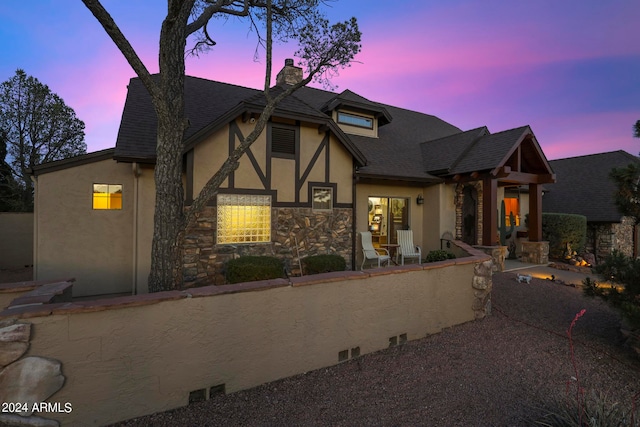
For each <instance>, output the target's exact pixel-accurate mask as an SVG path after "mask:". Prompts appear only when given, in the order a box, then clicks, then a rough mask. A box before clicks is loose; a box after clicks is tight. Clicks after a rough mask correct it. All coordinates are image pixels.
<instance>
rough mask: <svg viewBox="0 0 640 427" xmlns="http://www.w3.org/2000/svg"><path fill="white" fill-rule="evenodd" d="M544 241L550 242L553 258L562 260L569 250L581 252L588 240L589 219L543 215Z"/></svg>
mask: <svg viewBox="0 0 640 427" xmlns="http://www.w3.org/2000/svg"><path fill="white" fill-rule="evenodd" d="M542 239H543V240H547V241H548V242H549V256H550V257H552V258H562V257H563V256H564V255H567V253H566V252H567V249H569V248H570V250H572V251H576V252H581V251H582V249H583V248H584V243H585V241H586V239H587V217H585V216H584V215H574V214H558V213H543V214H542ZM568 255H571V254H568Z"/></svg>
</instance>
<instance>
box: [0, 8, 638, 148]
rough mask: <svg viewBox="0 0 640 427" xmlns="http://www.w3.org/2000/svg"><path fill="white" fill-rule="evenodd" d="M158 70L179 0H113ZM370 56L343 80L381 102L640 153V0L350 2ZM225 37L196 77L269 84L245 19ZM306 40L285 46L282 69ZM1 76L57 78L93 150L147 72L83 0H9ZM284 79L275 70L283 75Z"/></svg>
mask: <svg viewBox="0 0 640 427" xmlns="http://www.w3.org/2000/svg"><path fill="white" fill-rule="evenodd" d="M103 4H104V5H105V7H106V9H107V10H108V11H109V12H110V13H111V14H112V16H113V18H114V20H115V21H116V23H118V24H119V25H120V27H121V29H122V31H123V32H124V34H125V35H126V36H127V37H128V38H129V40H130V42H131V43H132V45H133V47H134V48H135V49H136V50H137V51H138V54H139V55H140V56H141V58H142V60H143V61H144V62H145V64H146V66H147V68H148V69H149V71H151V72H157V71H158V65H157V53H158V36H159V30H160V25H161V23H162V19H163V15H164V13H165V11H166V3H165V2H162V1H159V0H134V1H129V2H124V1H121V0H108V1H107V0H105V1H104V2H103ZM328 4H329V7H328V8H327V11H328V14H329V17H330V18H331V20H332V21H336V20H346V19H349V18H350V17H351V16H355V17H357V18H358V22H359V25H360V30H361V31H362V33H363V41H362V45H363V47H362V52H361V53H360V54H359V55H358V56H357V58H356V60H357V62H356V63H354V64H353V66H352V67H351V68H348V69H346V70H344V71H342V72H341V73H340V75H339V76H338V77H337V78H335V79H334V80H333V83H334V84H335V85H337V86H338V88H337V91H338V92H340V91H342V90H344V89H350V90H352V91H354V92H356V93H358V94H360V95H362V96H364V97H366V98H368V99H370V100H372V101H378V102H383V103H386V104H392V105H395V106H399V107H403V108H407V109H410V110H416V111H420V112H423V113H427V114H433V115H435V116H438V117H440V118H441V119H443V120H445V121H447V122H449V123H452V124H453V125H455V126H457V127H459V128H461V129H462V130H468V129H472V128H475V127H479V126H485V125H486V126H487V127H488V128H489V130H490V131H491V132H499V131H502V130H506V129H510V128H514V127H518V126H523V125H530V126H531V128H532V129H533V132H534V133H535V135H536V137H537V139H538V141H539V143H540V145H541V146H542V149H543V150H544V152H545V154H546V156H547V158H548V159H550V160H551V159H557V158H564V157H573V156H579V155H584V154H590V153H597V152H603V151H612V150H619V149H622V150H626V151H627V152H629V153H631V154H638V152H640V139H636V138H633V134H632V126H633V124H634V123H635V122H636V121H637V120H640V24H639V23H640V1H637V0H611V1H608V2H603V1H599V0H598V1H596V0H584V1H574V0H561V1H557V0H554V1H548V0H536V1H513V0H511V1H497V0H496V1H494V0H483V1H481V0H473V1H464V0H447V1H433V0H399V1H396V2H388V1H380V0H367V1H356V0H341V1H335V2H329V3H328ZM209 30H210V31H209V32H210V34H211V35H212V37H213V38H214V39H215V40H216V42H217V46H216V47H215V48H214V49H213V50H212V51H211V52H209V53H208V54H206V55H203V56H200V58H189V59H188V61H187V74H189V75H193V76H197V77H203V78H207V79H211V80H218V81H222V82H228V83H234V84H238V85H243V86H248V87H254V88H260V87H261V85H262V84H263V81H264V66H265V64H264V53H263V52H260V54H259V58H258V60H257V61H255V60H254V51H255V49H256V38H255V34H254V33H251V32H250V31H249V27H248V25H247V24H246V23H244V22H241V21H238V20H236V19H230V20H227V21H225V20H216V21H215V22H213V23H212V24H211V25H210V26H209ZM295 50H296V47H295V45H293V44H291V43H290V44H280V45H277V46H276V47H275V59H274V73H277V71H278V70H279V69H280V68H281V67H282V64H283V63H284V58H287V57H292V55H293V53H294V51H295ZM0 52H1V60H0V81H5V80H7V79H9V78H11V77H12V76H13V75H14V74H15V71H16V69H18V68H22V69H24V70H25V71H26V73H27V74H29V75H32V76H34V77H36V78H38V79H39V80H40V81H41V82H42V83H45V84H47V85H49V87H50V88H51V90H52V91H53V92H55V93H57V94H58V95H60V96H61V97H62V98H63V99H64V100H65V102H66V103H67V104H68V105H69V106H70V107H72V108H73V109H74V110H75V111H76V114H77V116H78V117H79V118H80V119H81V120H83V121H84V122H85V124H86V142H87V146H88V151H89V152H91V151H96V150H100V149H103V148H109V147H113V146H114V145H115V140H116V136H117V132H118V126H119V121H120V116H121V114H122V108H123V106H124V100H125V96H126V87H127V84H128V82H129V79H130V78H131V77H134V76H135V75H134V72H133V71H132V69H131V68H130V67H129V65H128V64H127V62H126V61H125V60H124V58H123V57H122V54H121V53H120V52H119V51H118V50H117V49H116V48H115V46H114V44H113V42H112V41H111V40H110V39H109V38H108V37H107V35H106V33H105V32H104V30H103V29H102V27H101V26H100V25H99V24H98V22H97V21H96V20H95V18H94V17H93V15H91V13H90V12H89V11H88V10H87V9H86V8H85V7H84V5H83V4H82V3H81V2H80V0H48V1H45V0H22V1H18V0H3V1H1V2H0ZM274 77H275V74H274Z"/></svg>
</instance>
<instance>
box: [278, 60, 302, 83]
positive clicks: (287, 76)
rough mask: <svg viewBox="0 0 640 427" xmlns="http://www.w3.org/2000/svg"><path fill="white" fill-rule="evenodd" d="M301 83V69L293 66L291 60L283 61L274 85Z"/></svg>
mask: <svg viewBox="0 0 640 427" xmlns="http://www.w3.org/2000/svg"><path fill="white" fill-rule="evenodd" d="M301 81H302V68H300V67H296V66H294V65H293V59H291V58H287V59H285V60H284V68H283V69H282V70H280V72H279V73H278V75H277V76H276V85H278V86H283V85H291V86H293V85H294V84H296V83H299V82H301Z"/></svg>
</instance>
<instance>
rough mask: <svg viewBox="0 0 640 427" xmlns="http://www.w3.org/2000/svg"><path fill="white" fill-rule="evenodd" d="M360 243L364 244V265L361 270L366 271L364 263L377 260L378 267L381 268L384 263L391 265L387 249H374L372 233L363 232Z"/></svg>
mask: <svg viewBox="0 0 640 427" xmlns="http://www.w3.org/2000/svg"><path fill="white" fill-rule="evenodd" d="M360 241H361V242H362V255H363V256H364V259H363V260H362V265H361V266H360V269H361V270H362V269H364V263H365V262H367V260H377V261H378V267H381V266H382V264H384V263H387V265H388V264H389V261H391V257H390V256H389V251H388V250H386V249H376V248H374V247H373V242H372V240H371V232H370V231H361V232H360ZM382 252H384V253H382Z"/></svg>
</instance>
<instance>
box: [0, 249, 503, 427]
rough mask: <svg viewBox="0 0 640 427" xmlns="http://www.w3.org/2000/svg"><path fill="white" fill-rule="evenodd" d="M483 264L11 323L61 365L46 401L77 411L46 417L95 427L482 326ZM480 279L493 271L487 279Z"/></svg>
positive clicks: (234, 289) (103, 307) (132, 303)
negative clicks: (399, 342)
mask: <svg viewBox="0 0 640 427" xmlns="http://www.w3.org/2000/svg"><path fill="white" fill-rule="evenodd" d="M471 252H472V253H475V252H474V250H471ZM486 263H490V260H488V257H486V256H483V255H476V256H472V257H467V258H465V259H457V260H450V261H447V262H441V263H433V264H430V265H427V266H424V267H419V266H416V265H412V266H405V267H395V268H387V269H376V270H371V271H369V272H367V273H365V272H340V273H338V272H336V273H328V274H326V275H318V276H307V277H304V278H296V279H293V282H292V283H287V282H286V281H285V280H283V279H279V280H276V281H271V282H255V283H247V284H238V285H228V286H210V287H204V288H198V289H192V290H189V291H188V293H187V292H186V291H183V292H179V291H173V292H164V293H158V294H152V295H141V296H130V297H122V298H118V299H110V300H107V301H104V300H103V301H83V302H74V303H72V304H65V305H62V304H53V305H50V306H48V307H41V308H38V307H30V308H25V309H23V312H22V314H20V313H18V316H20V315H22V316H25V317H26V318H25V319H24V321H28V322H31V323H32V324H33V330H34V331H35V332H34V338H33V339H32V341H31V346H30V348H29V352H28V354H27V355H38V356H42V357H50V358H54V359H57V360H59V361H61V362H62V366H63V374H64V375H65V377H66V382H65V384H64V387H63V388H62V389H61V390H60V391H59V392H58V393H56V394H55V395H54V396H53V397H52V398H51V399H49V401H50V402H61V403H62V404H64V403H66V402H69V403H71V404H72V407H73V411H72V412H71V413H69V414H47V415H51V418H56V419H58V420H60V421H61V422H62V423H63V425H96V424H99V425H102V424H107V423H111V422H115V421H119V420H123V419H127V418H132V417H135V416H139V415H142V414H149V413H153V412H157V411H164V410H168V409H172V408H176V407H179V406H184V405H186V404H187V403H188V398H189V393H190V392H192V391H196V390H201V389H206V390H207V391H208V390H209V388H210V387H213V386H217V385H221V384H224V385H225V388H226V391H227V392H234V391H237V390H241V389H245V388H250V387H254V386H256V385H259V384H261V383H265V382H269V381H273V380H276V379H279V378H283V377H287V376H291V375H294V374H298V373H301V372H306V371H309V370H313V369H318V368H321V367H325V366H330V365H334V364H336V363H338V362H339V354H340V353H341V352H343V353H342V354H344V352H345V351H346V354H347V355H348V356H352V355H353V352H352V349H356V348H357V349H359V353H360V354H366V353H370V352H373V351H377V350H380V349H384V348H386V347H388V346H389V343H390V338H393V337H396V338H398V337H399V336H400V335H402V334H406V337H407V339H409V340H413V339H417V338H421V337H424V336H425V335H429V334H433V333H437V332H439V331H441V330H442V329H443V328H446V327H450V326H453V325H456V324H460V323H464V322H468V321H470V320H473V319H474V318H478V317H479V316H478V310H479V309H480V310H482V309H483V307H484V308H486V307H489V306H490V303H487V301H484V300H483V301H480V304H479V301H478V298H477V294H478V292H479V288H482V287H484V291H485V295H486V294H487V292H490V289H491V286H490V285H491V283H490V280H491V277H490V264H489V267H487V266H486V265H485V264H486ZM481 271H488V272H489V276H488V277H487V276H483V277H484V280H478V274H479V272H481ZM481 283H482V285H481V286H478V285H479V284H481ZM487 287H488V288H487ZM38 310H40V311H38ZM3 315H4V316H5V317H6V316H7V314H6V313H3ZM480 317H482V316H480Z"/></svg>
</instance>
